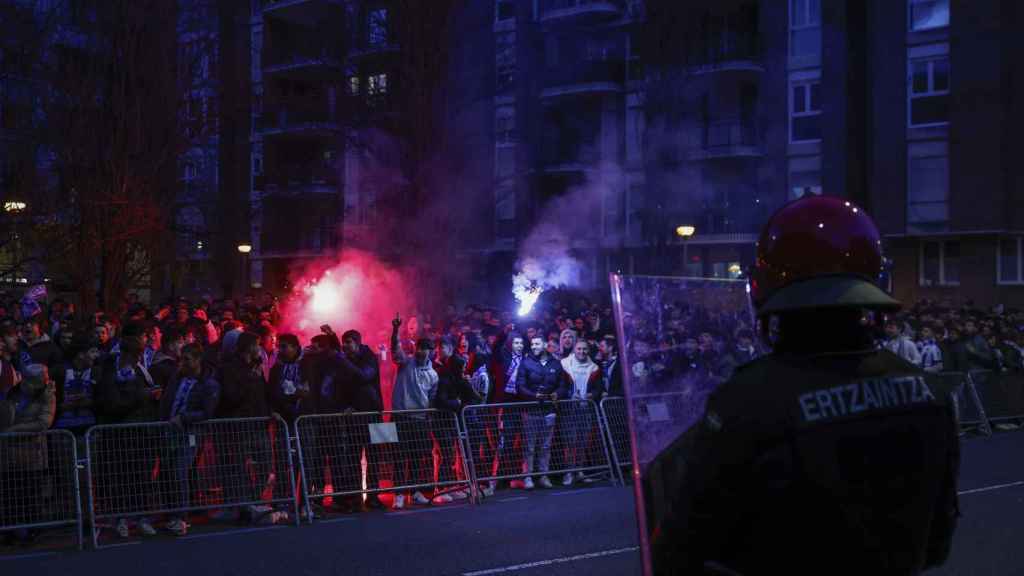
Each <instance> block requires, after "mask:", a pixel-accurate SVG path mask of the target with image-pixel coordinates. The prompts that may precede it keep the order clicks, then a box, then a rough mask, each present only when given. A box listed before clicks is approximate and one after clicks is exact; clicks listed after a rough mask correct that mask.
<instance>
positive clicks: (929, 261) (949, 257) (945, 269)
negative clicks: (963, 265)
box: [919, 240, 960, 286]
mask: <svg viewBox="0 0 1024 576" xmlns="http://www.w3.org/2000/svg"><path fill="white" fill-rule="evenodd" d="M919 280H920V283H921V286H959V285H960V242H957V241H955V240H944V241H928V242H922V243H921V263H920V276H919Z"/></svg>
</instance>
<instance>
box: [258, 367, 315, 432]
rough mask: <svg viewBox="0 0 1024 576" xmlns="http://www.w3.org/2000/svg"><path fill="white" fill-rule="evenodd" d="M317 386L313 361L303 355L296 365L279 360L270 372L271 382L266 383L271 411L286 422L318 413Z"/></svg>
mask: <svg viewBox="0 0 1024 576" xmlns="http://www.w3.org/2000/svg"><path fill="white" fill-rule="evenodd" d="M317 383H318V378H317V370H316V366H315V363H314V362H313V359H312V358H310V357H309V356H302V357H300V358H298V359H296V361H295V362H291V363H286V362H284V361H283V360H281V358H280V357H279V358H278V360H277V362H275V363H274V366H273V367H272V368H271V369H270V382H268V383H267V384H268V387H269V388H268V390H269V395H270V409H271V410H273V411H274V412H277V413H278V414H280V415H281V417H282V418H284V419H285V421H286V422H294V421H295V419H296V418H298V417H299V416H303V415H306V414H316V410H317V396H319V394H318V390H319V386H318V385H317Z"/></svg>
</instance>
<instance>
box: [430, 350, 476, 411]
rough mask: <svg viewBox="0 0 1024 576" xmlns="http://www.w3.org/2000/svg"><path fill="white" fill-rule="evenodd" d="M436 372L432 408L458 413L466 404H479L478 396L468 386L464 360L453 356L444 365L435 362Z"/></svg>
mask: <svg viewBox="0 0 1024 576" xmlns="http://www.w3.org/2000/svg"><path fill="white" fill-rule="evenodd" d="M434 371H435V372H437V396H436V397H435V398H434V406H435V407H436V408H437V409H438V410H447V411H449V412H458V411H459V409H461V408H462V406H464V405H466V404H476V403H478V402H480V400H481V398H480V395H479V394H477V393H476V390H473V387H472V386H470V384H469V380H468V379H467V378H466V359H465V358H463V357H462V356H459V355H458V354H453V355H452V356H451V357H449V358H448V359H447V360H445V361H444V363H441V362H435V363H434Z"/></svg>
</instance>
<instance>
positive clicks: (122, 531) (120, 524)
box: [117, 518, 132, 538]
mask: <svg viewBox="0 0 1024 576" xmlns="http://www.w3.org/2000/svg"><path fill="white" fill-rule="evenodd" d="M131 533H132V532H131V530H129V529H128V521H127V520H125V519H124V518H121V519H120V520H118V521H117V535H118V536H120V537H121V538H127V537H128V536H130V535H131Z"/></svg>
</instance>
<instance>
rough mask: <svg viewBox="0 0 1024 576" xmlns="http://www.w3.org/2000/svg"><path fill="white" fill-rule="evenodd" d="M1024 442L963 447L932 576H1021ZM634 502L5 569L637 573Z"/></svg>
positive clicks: (325, 529) (575, 502)
mask: <svg viewBox="0 0 1024 576" xmlns="http://www.w3.org/2000/svg"><path fill="white" fill-rule="evenodd" d="M1021 453H1024V433H1012V434H1001V435H997V436H995V437H993V438H987V439H986V438H974V439H969V440H966V441H965V443H964V457H963V470H962V480H961V492H962V495H961V504H962V508H963V515H964V517H963V519H962V520H961V524H960V529H959V531H958V533H957V538H956V545H955V547H954V551H953V556H952V558H951V560H950V562H949V564H948V565H947V566H946V567H944V568H943V569H941V570H937V571H935V572H933V573H935V574H943V575H952V574H965V575H966V574H971V575H986V574H992V575H995V574H1015V573H1017V574H1020V573H1024V556H1022V555H1021V554H1019V553H1018V550H1017V547H1018V544H1017V543H1018V541H1019V537H1020V536H1019V534H1020V528H1021V527H1022V526H1024V520H1022V518H1024V462H1022V461H1021V458H1020V457H1019V455H1020V454H1021ZM635 546H636V534H635V525H634V520H633V503H632V492H631V491H630V490H627V489H623V488H616V487H611V486H600V487H588V488H579V489H561V488H559V489H555V490H550V491H536V492H533V493H529V494H527V493H524V492H521V491H512V492H503V493H499V495H498V496H497V497H495V498H493V499H491V500H489V501H487V502H486V503H485V504H483V505H481V506H478V507H475V506H470V505H454V506H452V505H450V506H446V507H435V508H424V509H419V510H410V511H405V512H389V513H373V514H362V515H358V516H341V517H337V518H334V519H332V520H328V521H324V522H320V523H318V524H316V525H313V526H303V527H302V528H301V529H295V528H292V527H256V528H250V529H237V530H225V531H218V532H198V531H197V532H196V533H193V534H190V535H189V536H187V537H186V538H183V539H179V540H177V541H175V540H173V539H171V538H160V539H157V540H156V541H152V542H144V543H141V544H130V545H125V546H117V547H113V548H108V549H104V550H100V551H86V552H83V553H77V552H71V553H66V554H56V553H51V552H44V553H41V555H40V554H35V555H30V556H27V557H21V558H14V557H10V556H8V557H6V558H5V559H3V560H0V573H3V574H5V575H7V574H12V575H21V574H25V575H32V576H38V575H40V574H55V575H56V574H68V573H74V574H76V575H78V576H83V575H93V574H95V575H101V574H110V573H111V570H112V569H115V568H117V569H120V570H127V569H128V567H142V570H143V573H144V574H145V576H163V575H168V576H171V575H173V576H183V575H187V576H199V575H205V574H216V575H238V576H242V575H248V574H289V575H304V574H310V575H313V574H316V575H335V574H336V575H339V576H340V575H343V574H344V575H357V574H368V575H371V574H372V575H395V576H399V575H401V576H406V575H410V574H417V575H419V574H424V575H432V574H443V575H461V574H469V575H475V576H485V575H488V574H515V575H521V576H539V575H548V574H552V575H553V574H559V575H576V574H579V575H584V574H586V575H595V576H602V575H608V576H611V575H616V576H622V575H631V574H639V566H638V555H637V552H636V549H635Z"/></svg>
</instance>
